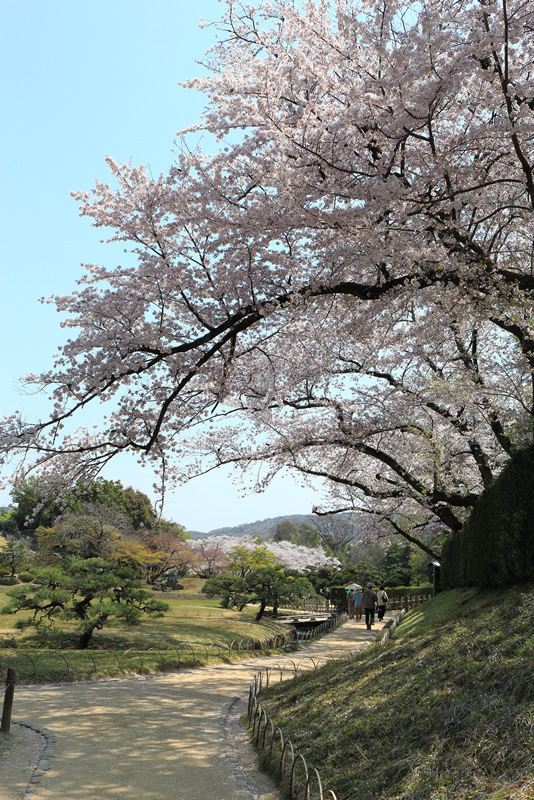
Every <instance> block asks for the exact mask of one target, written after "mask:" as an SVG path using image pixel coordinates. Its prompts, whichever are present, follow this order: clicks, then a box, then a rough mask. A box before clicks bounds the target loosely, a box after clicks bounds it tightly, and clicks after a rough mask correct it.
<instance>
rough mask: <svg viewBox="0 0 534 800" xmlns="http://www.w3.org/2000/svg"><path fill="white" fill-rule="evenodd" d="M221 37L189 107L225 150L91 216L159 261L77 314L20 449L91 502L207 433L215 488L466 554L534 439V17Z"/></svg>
mask: <svg viewBox="0 0 534 800" xmlns="http://www.w3.org/2000/svg"><path fill="white" fill-rule="evenodd" d="M218 27H219V29H220V36H219V40H218V44H217V45H216V46H215V47H214V48H213V49H212V51H210V53H208V55H207V57H206V61H205V64H206V66H207V68H208V74H207V75H206V76H205V77H202V78H199V79H197V80H193V81H190V82H189V83H188V85H189V86H190V87H191V88H193V89H197V90H200V91H202V92H204V93H205V95H206V98H207V108H206V111H205V114H204V118H203V120H202V121H201V122H200V123H199V125H197V126H193V127H192V128H191V131H190V132H193V133H196V132H197V131H199V130H200V129H203V130H207V131H208V132H209V133H210V134H213V136H214V137H215V139H216V140H217V141H219V142H220V143H221V146H220V149H219V150H218V152H217V153H215V155H213V154H209V153H204V152H202V151H201V150H200V149H190V148H188V146H187V141H188V140H187V138H185V139H184V140H183V144H182V148H181V151H180V152H179V154H178V156H177V159H176V163H175V164H174V165H173V167H172V168H171V169H170V171H169V173H168V174H167V175H161V176H159V177H157V178H153V177H151V175H150V173H149V171H148V170H147V169H145V168H143V167H135V166H133V165H131V164H125V165H119V164H117V163H116V162H115V161H114V160H113V159H111V158H109V159H108V164H109V167H110V170H111V175H112V178H111V180H112V183H110V184H107V183H100V182H98V183H97V184H96V187H95V189H94V190H93V191H92V192H89V193H85V192H79V193H76V195H75V196H76V198H77V199H78V201H79V203H80V209H81V213H82V215H84V216H87V217H89V218H90V219H92V220H93V224H94V225H96V226H97V227H101V228H107V229H110V230H111V233H110V236H109V240H110V241H115V242H121V243H122V244H123V245H124V247H125V248H126V249H127V250H130V251H131V252H132V254H133V256H134V259H135V260H134V261H133V262H132V263H131V264H130V262H127V264H126V265H125V266H116V267H114V268H113V267H111V268H105V267H102V266H97V265H86V267H85V274H84V276H83V277H82V278H81V280H80V288H79V290H78V291H76V292H74V293H72V294H70V295H66V296H64V297H56V298H53V302H55V303H56V306H57V308H58V310H59V311H60V312H62V313H63V314H64V315H65V316H66V319H65V322H64V323H63V324H64V325H65V326H66V327H67V328H72V330H73V332H74V333H73V336H74V338H73V339H72V340H69V341H68V342H67V344H66V345H65V346H64V347H63V349H62V351H61V353H60V355H59V356H58V358H57V359H56V361H55V364H54V367H53V369H52V370H51V371H50V372H48V373H46V374H43V375H39V376H33V375H32V376H29V377H28V379H27V380H28V381H29V383H30V384H31V385H32V386H34V385H35V384H36V385H37V386H44V387H46V389H47V391H48V392H49V393H50V395H51V401H52V403H53V409H52V412H51V415H50V418H49V419H46V420H45V421H41V422H38V423H35V424H27V423H26V422H24V421H23V420H22V419H20V417H19V416H18V415H16V414H15V415H13V416H11V417H9V418H7V419H6V420H5V421H4V425H3V433H2V439H1V443H0V444H1V449H2V451H3V452H4V453H5V454H6V457H8V458H13V457H17V458H22V459H23V460H25V461H26V464H25V466H23V467H22V468H21V469H23V470H24V469H27V466H28V464H32V465H35V466H36V467H37V468H39V469H40V470H41V473H42V474H44V475H45V476H46V475H48V476H49V478H50V480H51V481H54V480H55V481H60V482H62V483H65V484H66V485H72V484H73V483H74V482H75V481H76V480H78V479H80V478H83V479H85V480H86V481H88V480H90V479H91V478H94V476H95V475H96V474H98V472H99V471H100V469H102V467H103V466H104V465H105V464H106V463H108V462H109V460H110V459H112V458H113V457H114V456H115V455H117V454H118V453H121V452H123V451H125V450H130V451H133V452H134V453H136V454H137V455H138V456H139V458H140V459H142V460H143V459H145V460H151V461H153V462H154V463H155V464H157V465H158V469H159V470H160V475H161V478H162V480H163V481H166V480H169V479H172V477H173V470H174V476H175V477H176V476H177V477H184V478H185V477H187V476H188V474H191V473H194V472H195V471H197V470H199V469H201V468H204V466H203V464H202V463H198V464H195V463H194V461H193V462H192V463H191V464H190V465H189V466H188V467H184V466H183V464H184V460H183V459H184V449H185V450H187V447H188V446H189V442H190V439H191V436H192V434H194V433H195V432H196V431H204V432H205V433H204V438H203V442H202V448H203V450H202V452H203V453H205V454H207V455H208V458H211V459H212V463H213V464H214V465H216V464H217V463H221V462H227V461H231V460H235V461H237V462H241V463H250V462H251V461H252V460H254V459H263V458H268V459H269V460H270V462H271V464H272V469H273V470H276V469H278V468H280V466H281V465H282V464H285V465H290V466H291V467H292V468H296V469H297V470H300V471H301V472H302V473H303V474H304V475H318V476H320V477H322V478H324V479H325V480H326V481H327V482H329V485H330V486H332V487H333V488H334V490H335V491H336V492H338V496H337V497H334V498H333V499H334V502H335V503H336V507H337V508H346V507H348V508H360V509H363V510H367V511H368V512H369V513H370V514H371V515H378V516H381V517H382V518H384V519H388V520H389V521H390V524H392V525H395V524H396V525H398V526H400V527H401V528H402V524H403V523H402V521H403V520H414V519H420V522H417V524H421V525H422V526H427V525H429V524H430V525H431V524H433V523H435V522H436V521H437V522H438V523H439V524H440V525H442V526H444V527H445V528H446V529H448V530H449V531H455V530H457V529H458V527H459V526H460V525H461V523H462V519H463V515H464V514H465V513H466V509H469V508H470V507H471V505H472V503H473V501H474V498H475V497H476V496H477V494H478V493H479V492H480V490H481V488H482V487H483V486H484V485H486V483H487V482H488V481H489V480H491V476H492V474H493V473H494V472H495V471H498V470H499V469H500V467H501V466H502V463H503V462H504V461H505V460H506V458H507V457H508V456H509V454H510V452H511V450H512V449H513V448H514V447H515V446H517V444H518V443H521V442H522V441H524V439H525V438H527V439H528V437H530V436H531V430H532V416H533V398H532V371H533V366H534V330H533V325H532V293H533V290H534V273H533V267H532V265H533V263H534V259H533V255H534V249H533V236H532V228H533V224H532V221H533V215H532V207H533V202H534V177H533V169H532V165H533V159H534V153H533V134H534V124H533V123H534V74H533V70H532V64H533V61H534V37H533V29H534V4H533V2H532V0H525V1H524V0H511V2H510V1H509V0H500V2H488V0H478V2H477V1H475V2H471V0H470V2H466V1H465V0H460V2H454V3H453V2H451V0H430V1H429V2H427V3H425V4H420V3H400V2H398V1H397V0H391V1H390V0H384V1H383V2H381V3H380V4H375V3H372V2H367V0H364V2H362V3H358V4H356V3H355V2H353V0H337V2H334V3H328V2H324V0H316V2H312V0H309V2H305V3H303V4H302V6H301V5H299V4H297V3H293V2H290V1H289V0H273V2H260V3H258V4H257V5H256V7H254V8H253V7H251V6H249V5H246V4H241V3H240V2H237V1H236V0H227V2H226V12H225V14H224V16H223V18H222V20H221V22H220V23H219V25H218ZM101 402H107V403H108V406H107V407H108V409H109V412H108V415H107V417H106V419H105V420H104V422H103V423H102V425H101V426H100V428H99V429H98V431H97V432H96V433H91V434H90V433H89V432H88V431H89V429H88V428H87V427H85V428H84V427H83V425H84V424H85V425H87V421H88V418H89V417H90V410H91V408H92V406H94V405H98V404H99V403H101ZM75 420H78V424H80V425H81V426H82V427H81V428H80V429H79V430H77V431H74V429H73V425H74V421H75ZM224 423H228V424H224ZM229 428H230V430H232V431H233V433H232V435H231V438H229V432H228V429H229ZM206 431H207V433H206ZM250 434H255V435H256V437H257V438H254V439H253V440H252V441H254V442H255V447H253V448H251V447H250V441H251V438H250ZM269 439H270V441H269ZM197 447H198V445H197ZM58 476H60V477H58ZM399 521H400V522H399ZM410 524H411V523H410ZM404 532H405V533H408V535H410V534H409V532H408V531H407V530H406V531H404Z"/></svg>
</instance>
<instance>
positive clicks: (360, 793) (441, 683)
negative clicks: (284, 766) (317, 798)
mask: <svg viewBox="0 0 534 800" xmlns="http://www.w3.org/2000/svg"><path fill="white" fill-rule="evenodd" d="M260 701H261V703H262V706H263V707H264V708H265V709H266V710H267V713H268V715H269V716H270V717H271V718H272V719H273V721H274V723H275V725H279V726H280V727H281V729H282V731H283V732H284V736H285V737H286V738H289V739H290V740H291V741H292V743H293V745H294V747H295V750H296V751H298V752H300V753H302V754H303V755H304V756H305V758H306V761H307V763H308V765H309V766H310V767H315V768H317V769H318V770H319V772H320V775H321V779H322V782H323V787H326V788H328V789H333V790H334V791H335V793H336V795H337V797H338V800H370V798H379V799H380V800H460V798H461V800H468V799H473V798H477V800H482V798H488V800H489V798H491V800H505V798H506V800H515V799H516V798H529V799H532V798H534V587H532V586H523V587H518V588H515V589H511V590H508V591H506V592H502V591H501V592H477V591H476V590H469V591H454V592H444V593H443V594H441V595H438V596H437V597H436V598H435V599H434V600H432V601H430V602H428V603H426V604H424V605H423V606H421V607H419V608H418V609H416V610H414V611H413V612H410V613H409V614H408V615H407V616H406V617H405V620H404V621H403V622H402V624H401V626H400V627H399V628H398V632H397V635H396V636H395V638H394V639H393V640H392V641H391V642H390V643H388V644H387V645H385V646H380V645H376V646H372V647H370V648H367V649H366V650H364V651H363V652H361V653H360V654H359V655H357V656H356V657H353V658H350V659H348V660H345V661H336V662H332V663H330V664H328V665H326V666H325V667H324V668H322V669H321V670H319V671H317V672H314V673H307V674H305V675H303V676H302V677H300V678H298V679H296V680H294V681H291V682H290V683H286V684H280V685H278V686H276V687H273V688H271V689H269V690H267V691H265V692H262V694H261V697H260Z"/></svg>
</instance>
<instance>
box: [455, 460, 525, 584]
mask: <svg viewBox="0 0 534 800" xmlns="http://www.w3.org/2000/svg"><path fill="white" fill-rule="evenodd" d="M533 465H534V445H531V446H530V447H528V448H526V449H525V450H522V451H520V452H518V453H517V454H516V455H514V457H513V458H512V459H511V460H510V461H509V462H508V464H507V465H506V467H505V468H504V469H503V471H502V472H501V473H500V475H499V476H498V477H497V478H496V479H495V481H494V482H493V483H492V485H491V486H490V487H489V488H488V489H486V491H485V492H483V494H482V495H481V496H480V497H479V499H478V500H477V503H476V505H475V507H474V508H473V511H472V513H471V515H470V517H469V519H468V520H467V522H466V524H465V525H464V527H463V528H462V530H461V531H460V532H459V533H458V534H457V535H456V536H454V537H452V538H450V539H449V540H447V541H446V542H445V543H444V545H443V552H442V573H441V577H442V585H443V586H444V588H453V587H455V586H487V587H501V586H506V585H507V584H511V583H517V582H519V581H524V580H528V579H530V578H532V577H534V473H533V470H532V467H533Z"/></svg>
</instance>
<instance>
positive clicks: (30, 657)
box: [0, 578, 287, 683]
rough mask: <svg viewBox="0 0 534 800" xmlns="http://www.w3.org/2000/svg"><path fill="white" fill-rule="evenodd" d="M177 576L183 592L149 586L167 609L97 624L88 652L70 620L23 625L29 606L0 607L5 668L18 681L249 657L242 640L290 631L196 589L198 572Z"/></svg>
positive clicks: (1, 592) (0, 598)
mask: <svg viewBox="0 0 534 800" xmlns="http://www.w3.org/2000/svg"><path fill="white" fill-rule="evenodd" d="M182 583H183V585H184V590H183V591H182V590H180V591H177V592H155V593H154V594H155V596H156V597H157V598H158V599H161V600H164V601H165V602H166V603H168V604H169V607H170V608H169V611H168V612H167V613H166V614H165V616H163V617H159V618H151V617H144V618H143V619H142V620H141V622H140V624H139V625H136V626H134V627H130V628H128V627H125V626H118V627H109V628H104V629H103V630H101V631H95V633H94V635H93V637H92V639H91V642H90V644H89V649H88V651H79V650H77V646H78V634H77V633H76V632H75V631H74V627H75V625H74V623H72V624H68V623H65V622H62V623H61V624H60V626H54V627H52V628H50V627H43V628H40V629H38V630H37V629H34V628H27V629H25V630H22V631H21V630H18V629H17V628H16V623H17V620H18V619H21V618H23V617H25V616H27V612H19V613H18V614H0V665H2V669H3V672H5V668H6V667H7V666H14V667H15V668H16V669H17V672H18V677H19V680H21V681H23V682H24V681H39V682H43V683H46V682H51V681H57V680H64V679H68V680H80V679H85V678H88V677H103V676H107V677H109V676H113V675H124V674H129V673H131V672H139V671H142V672H152V671H161V670H169V669H176V668H180V667H191V666H200V665H202V664H206V663H213V662H214V661H228V660H236V659H238V658H240V657H244V656H248V657H250V655H251V653H250V651H248V652H247V651H243V653H242V654H241V655H240V654H239V653H238V647H239V646H240V643H241V646H244V645H246V643H247V642H248V641H249V640H250V639H252V640H265V639H270V638H274V637H275V636H277V635H280V634H281V633H284V634H286V633H287V626H283V625H280V624H277V623H276V622H275V621H273V620H270V619H269V618H268V617H266V618H264V619H262V620H261V622H259V623H258V622H256V621H255V619H254V617H255V613H256V611H257V609H256V608H255V607H254V606H247V608H246V609H244V610H243V611H242V612H238V611H235V610H232V609H225V608H221V607H220V605H219V600H218V599H209V598H207V597H206V596H205V595H203V594H200V590H201V588H202V585H203V583H204V582H203V581H202V580H201V579H199V578H184V579H182ZM10 588H11V587H8V586H0V608H1V607H2V606H3V605H5V602H6V601H7V600H8V597H7V594H6V593H7V591H8V589H10ZM232 643H233V647H232V652H231V654H230V652H229V648H230V645H232ZM125 651H129V653H128V655H127V656H124V655H123V654H124V653H125ZM257 652H259V651H257ZM23 654H24V655H23ZM144 654H146V655H144ZM35 665H37V666H35ZM0 677H1V676H0Z"/></svg>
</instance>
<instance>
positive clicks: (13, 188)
mask: <svg viewBox="0 0 534 800" xmlns="http://www.w3.org/2000/svg"><path fill="white" fill-rule="evenodd" d="M222 11H223V5H222V4H221V3H219V2H217V0H198V2H196V3H189V2H187V3H186V2H183V0H175V1H174V2H170V0H169V1H167V0H152V2H150V3H147V2H146V0H143V1H142V2H140V1H139V0H128V2H126V1H125V0H105V2H103V0H92V2H91V3H78V2H72V0H48V2H46V3H45V2H42V0H32V2H24V0H20V2H18V3H9V4H4V7H3V14H2V16H3V20H2V22H3V25H2V29H3V30H2V33H1V34H0V36H1V47H0V58H1V60H2V75H3V84H4V85H3V87H2V106H3V108H2V111H3V124H2V127H1V130H0V140H1V147H2V153H3V166H2V178H3V181H2V182H3V186H2V194H1V198H2V199H1V204H2V206H1V214H0V220H1V222H0V224H1V226H2V227H1V238H0V241H1V243H2V245H1V246H2V273H1V274H2V300H3V302H2V329H3V346H2V348H1V356H0V358H1V361H0V366H1V381H0V399H1V405H2V414H9V413H12V412H13V411H14V410H15V409H23V410H24V411H25V413H26V415H27V417H28V419H34V418H36V417H39V416H41V417H43V416H45V415H46V414H47V404H46V402H45V401H44V399H43V398H40V397H27V396H26V397H25V396H20V393H19V391H18V389H17V385H16V379H17V378H18V377H20V376H22V375H24V374H26V373H27V372H30V371H33V372H40V371H42V370H44V369H46V368H48V367H49V366H51V360H52V355H53V353H54V352H55V347H56V346H57V345H58V344H59V343H61V338H62V331H61V329H60V327H59V321H60V318H59V317H58V315H57V313H56V312H55V310H54V308H53V307H52V306H43V305H41V304H40V303H39V302H38V299H39V298H40V297H42V296H50V295H53V294H68V293H69V292H70V291H71V290H72V289H73V288H74V281H75V280H76V278H77V277H78V276H79V274H80V266H79V265H80V263H82V262H95V263H104V264H106V265H107V266H110V265H112V264H113V258H114V253H113V251H112V250H111V249H110V248H109V247H108V246H105V245H100V244H99V239H100V238H101V232H99V231H96V230H94V229H92V228H91V226H90V223H89V222H88V220H84V219H81V218H80V217H79V216H78V209H77V205H76V202H75V201H74V200H73V199H72V198H71V196H70V192H71V191H73V190H78V189H82V190H88V189H90V188H91V187H92V186H93V185H94V181H95V179H97V178H98V179H100V180H106V179H107V177H108V172H107V167H106V164H105V163H104V157H105V156H106V155H111V156H113V157H114V158H115V159H116V160H117V161H127V160H129V159H130V158H131V159H132V161H133V162H134V163H135V164H150V165H151V167H152V170H153V172H154V173H159V172H160V171H166V170H167V168H168V167H169V165H170V164H171V163H172V148H173V141H174V136H175V133H176V131H178V130H180V129H182V128H185V127H186V126H187V125H188V124H190V123H191V122H194V121H197V120H198V118H199V116H200V114H201V111H202V107H203V99H202V97H201V96H200V95H199V94H197V93H195V92H191V91H186V90H184V89H182V88H180V87H178V86H177V82H178V81H181V80H184V79H187V78H189V77H192V76H194V75H197V74H199V72H200V71H201V67H200V66H199V65H198V64H197V63H196V62H197V61H198V60H200V59H202V56H203V54H204V52H205V51H206V50H207V49H208V48H209V46H210V44H211V43H212V42H213V37H214V30H213V28H207V29H206V28H204V29H203V30H201V29H200V28H199V23H200V20H201V19H202V18H203V19H205V20H209V21H215V20H217V19H218V18H219V17H220V16H221V14H222ZM105 475H106V477H108V478H114V479H120V480H122V482H123V484H124V485H133V486H134V487H135V488H137V489H141V490H142V491H146V492H147V493H148V494H150V495H151V496H153V495H152V491H151V483H152V480H151V478H150V476H149V474H148V473H147V471H146V470H143V471H142V470H140V469H139V468H137V466H136V464H135V460H134V459H133V458H131V459H126V458H123V459H122V461H121V462H120V463H118V464H117V465H116V467H114V468H109V469H108V471H107V472H106V473H105ZM317 500H318V496H317V493H315V492H313V491H312V490H310V489H303V488H301V487H299V486H298V485H297V484H296V483H294V482H293V481H292V480H291V479H290V478H288V477H287V476H286V477H285V478H284V479H282V478H280V479H279V480H277V481H276V482H275V483H274V484H273V485H272V487H271V488H270V489H269V490H268V491H266V492H265V493H264V494H262V495H249V496H246V497H242V496H241V493H240V491H239V490H238V488H237V487H235V486H234V485H233V483H232V480H231V478H230V477H229V475H228V474H227V473H217V474H211V475H210V476H206V477H204V478H198V479H195V480H194V481H192V482H191V483H190V484H188V485H187V486H186V487H184V488H182V489H180V490H178V491H177V492H175V493H174V494H173V496H172V498H169V501H168V504H167V506H166V511H165V513H166V516H168V517H171V518H173V519H175V520H176V521H178V522H181V523H182V524H184V525H186V527H188V528H190V529H194V530H204V531H208V530H211V529H213V528H215V527H220V526H226V525H236V524H239V523H243V522H251V521H254V520H257V519H263V518H265V517H271V516H280V515H285V514H289V513H310V511H311V507H312V504H313V503H314V502H317ZM7 502H9V496H8V494H7V493H2V494H0V504H1V503H7Z"/></svg>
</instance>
